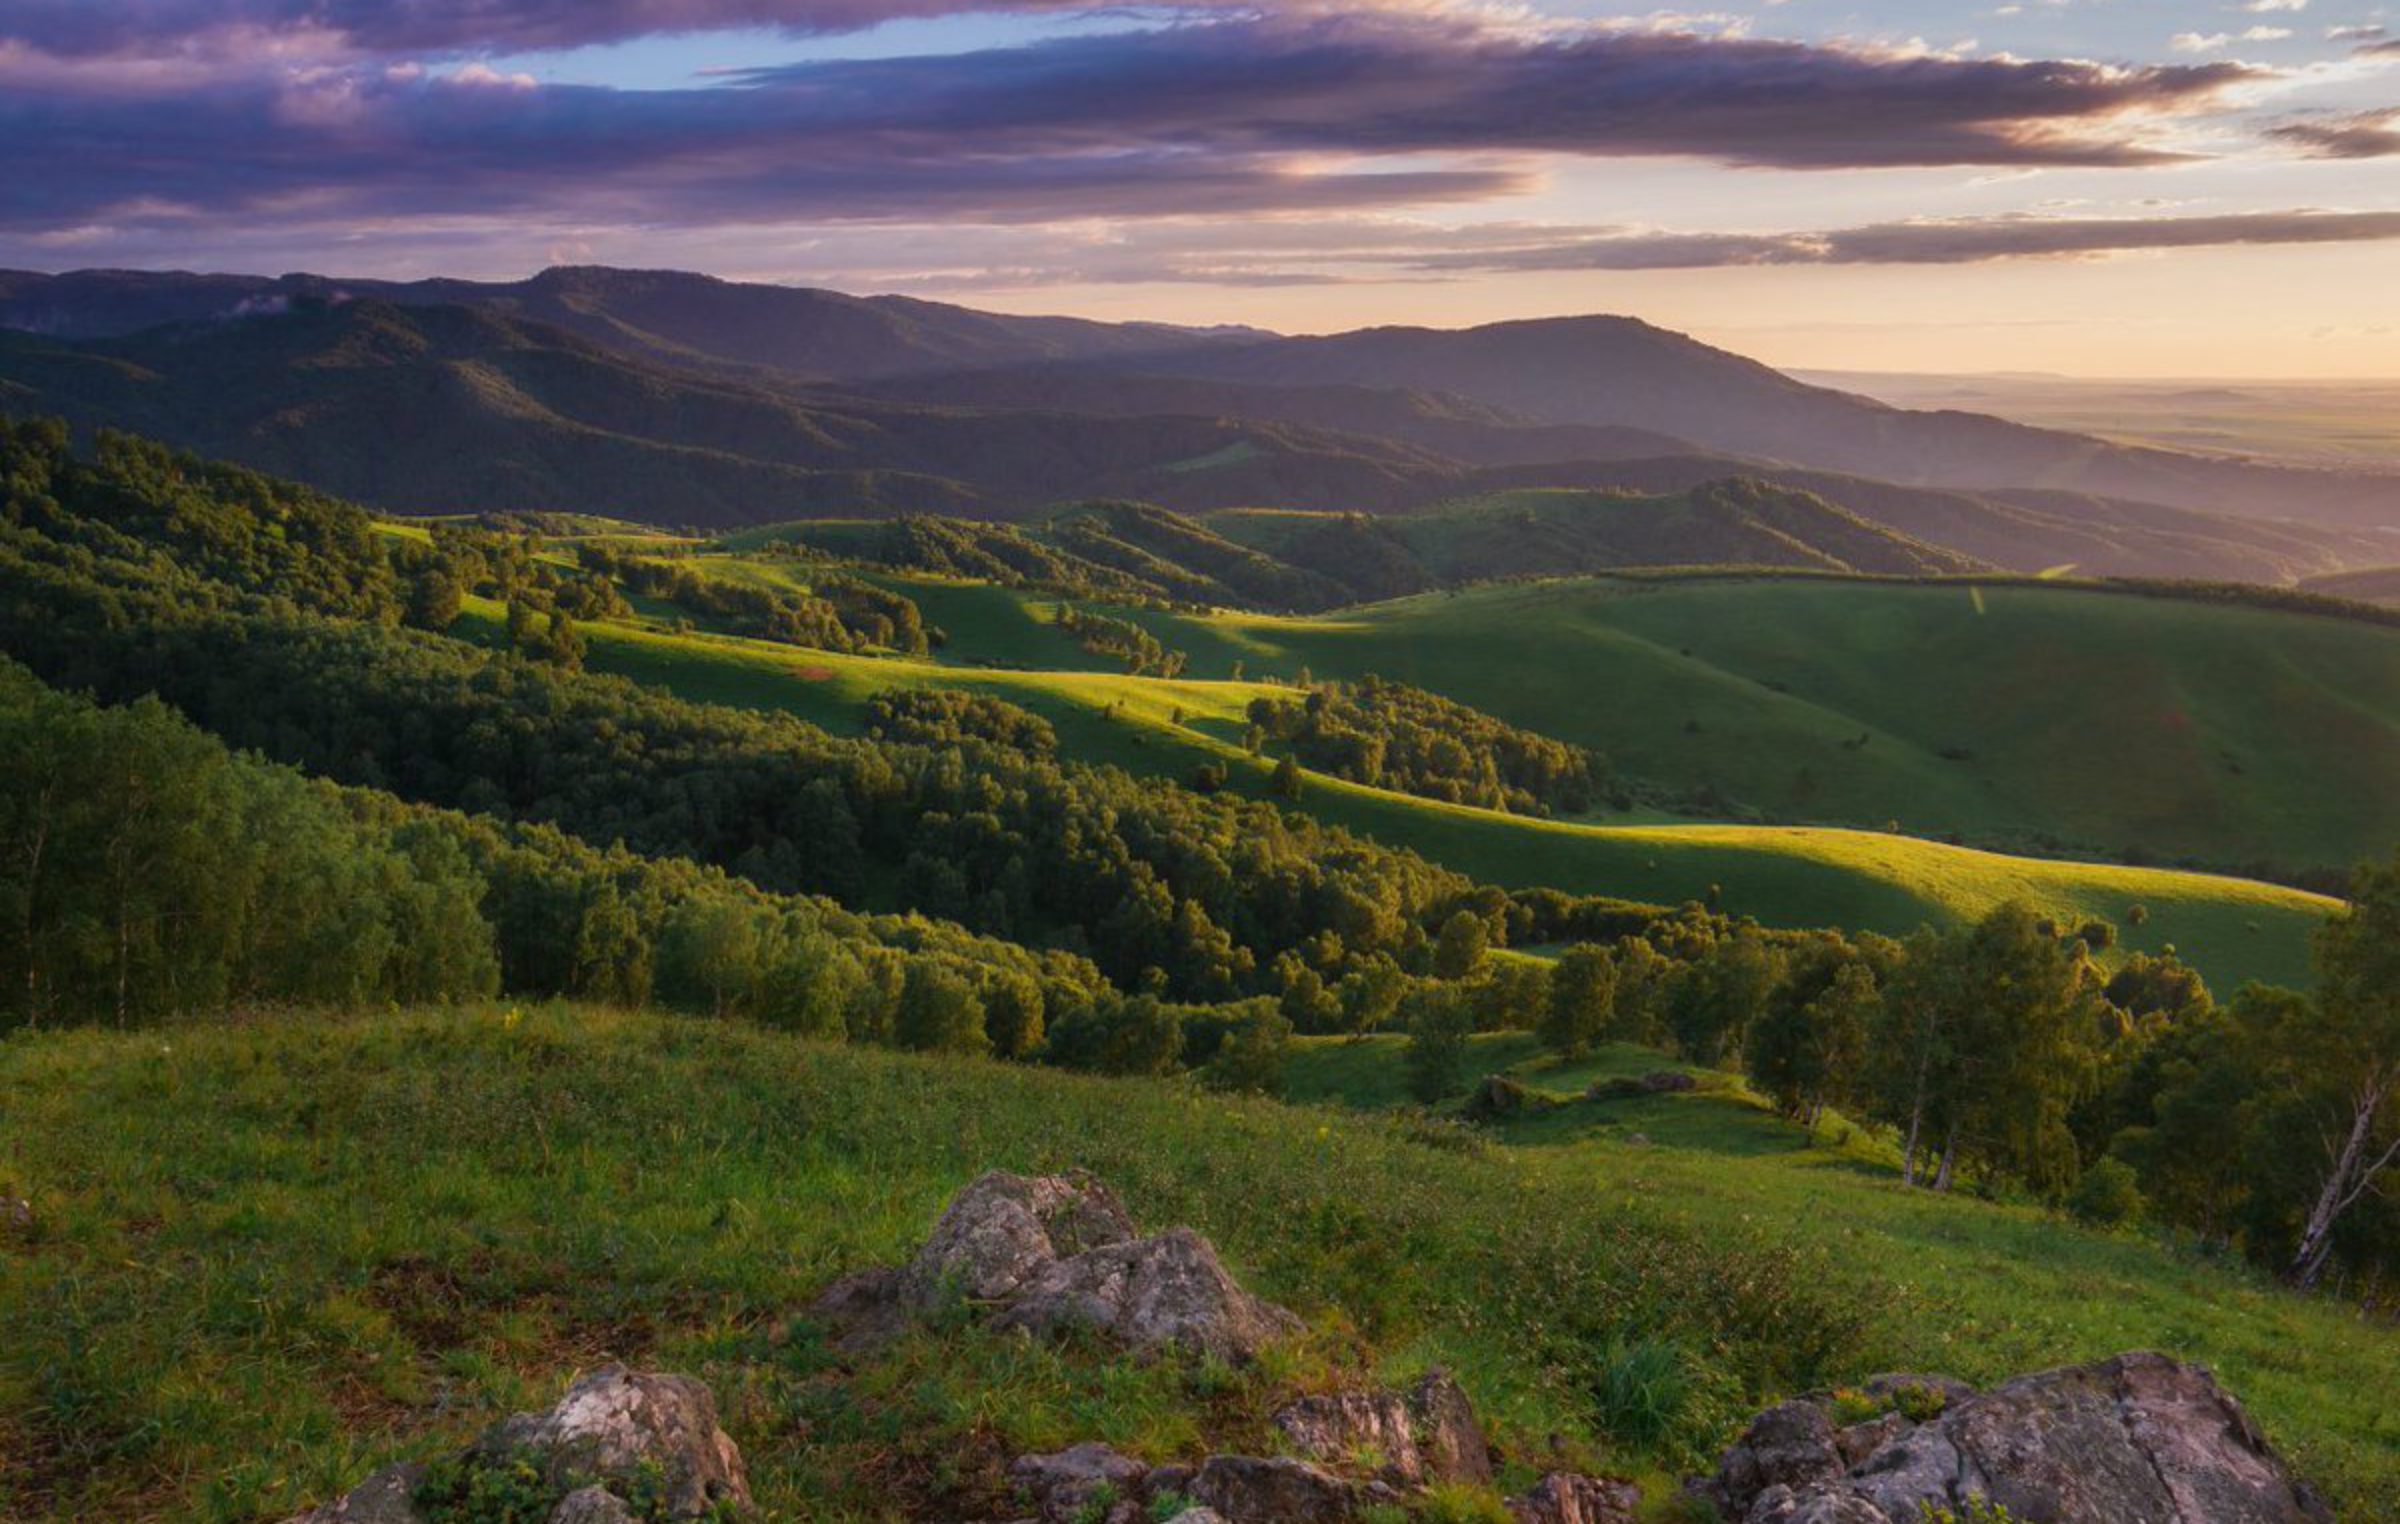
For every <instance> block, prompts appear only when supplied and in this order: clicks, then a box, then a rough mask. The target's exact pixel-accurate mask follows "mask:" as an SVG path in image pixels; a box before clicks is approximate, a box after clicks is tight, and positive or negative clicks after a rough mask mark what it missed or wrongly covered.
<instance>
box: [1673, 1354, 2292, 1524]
mask: <svg viewBox="0 0 2400 1524" xmlns="http://www.w3.org/2000/svg"><path fill="white" fill-rule="evenodd" d="M1879 1379H1884V1380H1888V1381H1892V1382H1897V1381H1898V1380H1901V1379H1905V1380H1908V1381H1911V1382H1915V1383H1918V1384H1924V1383H1925V1382H1926V1378H1922V1377H1910V1378H1879ZM1941 1389H1942V1390H1943V1391H1944V1392H1945V1394H1946V1395H1947V1397H1948V1401H1949V1405H1948V1406H1947V1407H1946V1408H1945V1409H1944V1410H1943V1412H1942V1413H1941V1414H1940V1416H1938V1417H1936V1418H1934V1419H1932V1420H1930V1421H1928V1422H1925V1423H1921V1424H1916V1425H1913V1426H1909V1427H1906V1428H1901V1427H1899V1426H1898V1425H1887V1426H1888V1427H1890V1428H1891V1429H1892V1430H1893V1432H1891V1433H1890V1434H1889V1435H1888V1436H1887V1437H1885V1438H1884V1439H1883V1440H1882V1442H1881V1443H1879V1444H1877V1445H1876V1446H1875V1447H1874V1448H1873V1450H1872V1451H1871V1452H1870V1453H1868V1454H1867V1455H1865V1456H1864V1457H1863V1458H1859V1457H1857V1456H1856V1455H1855V1451H1856V1449H1857V1448H1858V1445H1857V1443H1856V1442H1855V1441H1854V1442H1852V1443H1850V1444H1845V1445H1840V1446H1838V1447H1837V1459H1836V1466H1835V1469H1834V1471H1833V1472H1832V1473H1831V1474H1830V1475H1827V1474H1817V1475H1813V1476H1812V1475H1809V1474H1806V1473H1808V1472H1811V1471H1814V1470H1818V1459H1819V1458H1818V1457H1816V1456H1815V1452H1814V1445H1815V1440H1814V1436H1813V1433H1812V1430H1811V1427H1810V1425H1809V1424H1808V1423H1807V1421H1806V1419H1805V1417H1804V1416H1803V1415H1802V1414H1800V1413H1798V1412H1795V1411H1794V1410H1795V1409H1801V1408H1809V1407H1812V1406H1813V1404H1806V1403H1785V1404H1783V1405H1782V1406H1781V1407H1778V1408H1771V1409H1769V1410H1768V1411H1767V1412H1766V1413H1762V1414H1760V1415H1759V1418H1758V1419H1757V1420H1756V1421H1755V1422H1753V1423H1752V1425H1751V1430H1750V1433H1748V1434H1746V1435H1744V1437H1743V1441H1742V1443H1741V1444H1740V1445H1737V1446H1736V1447H1735V1448H1734V1449H1733V1450H1732V1451H1729V1452H1728V1453H1727V1455H1726V1458H1725V1464H1724V1466H1722V1467H1721V1468H1720V1470H1719V1473H1718V1479H1717V1483H1716V1486H1715V1488H1714V1489H1713V1490H1714V1492H1715V1501H1716V1502H1717V1504H1718V1506H1719V1508H1720V1510H1721V1511H1723V1512H1724V1514H1725V1515H1726V1517H1728V1518H1731V1519H1739V1520H1743V1521H1744V1524H1878V1521H1879V1520H1881V1521H1913V1520H1915V1519H1917V1518H1919V1517H1920V1516H1922V1514H1923V1513H1924V1512H1925V1511H1926V1510H1927V1509H1941V1508H1956V1507H1958V1506H1959V1505H1961V1504H1963V1503H1965V1502H1966V1501H1968V1500H1969V1499H1971V1498H1978V1497H1980V1498H1987V1499H1989V1500H1990V1501H1992V1502H1995V1503H1997V1504H1999V1505H2001V1506H2002V1507H2004V1508H2006V1509H2007V1510H2008V1511H2009V1512H2010V1513H2012V1514H2014V1515H2017V1516H2019V1517H2022V1518H2027V1519H2039V1520H2042V1521H2043V1524H2332V1517H2333V1516H2332V1514H2331V1513H2330V1512H2329V1511H2328V1510H2327V1509H2326V1507H2325V1505H2324V1504H2323V1503H2322V1502H2321V1501H2320V1500H2319V1499H2318V1498H2317V1497H2316V1495H2315V1494H2314V1493H2313V1492H2311V1491H2310V1490H2309V1489H2308V1487H2307V1486H2306V1485H2305V1484H2303V1483H2301V1482H2299V1481H2298V1480H2296V1479H2295V1478H2293V1477H2292V1475H2291V1474H2290V1472H2289V1471H2287V1470H2286V1469H2285V1467H2284V1466H2283V1463H2282V1462H2281V1461H2280V1460H2278V1459H2277V1458H2276V1456H2275V1454H2274V1452H2273V1450H2272V1449H2271V1448H2270V1447H2269V1446H2268V1444H2267V1442H2266V1440H2265V1438H2264V1437H2263V1436H2262V1435H2261V1434H2260V1433H2259V1432H2258V1429H2257V1427H2256V1426H2255V1425H2254V1424H2252V1423H2251V1421H2250V1419H2249V1416H2248V1415H2247V1414H2246V1413H2244V1412H2243V1411H2242V1407H2241V1404H2240V1403H2238V1402H2236V1401H2235V1400H2234V1399H2233V1397H2232V1396H2231V1395H2230V1394H2229V1393H2227V1392H2226V1391H2225V1390H2224V1389H2223V1388H2222V1387H2220V1386H2218V1385H2217V1383H2216V1381H2215V1379H2214V1378H2213V1377H2211V1376H2210V1375H2209V1374H2208V1372H2206V1371H2204V1370H2201V1369H2200V1368H2198V1367H2197V1366H2191V1365H2185V1364H2182V1363H2181V1362H2179V1361H2175V1360H2171V1359H2168V1358H2167V1357H2165V1356H2163V1355H2155V1354H2132V1355H2120V1356H2117V1357H2116V1358H2115V1359H2111V1360H2102V1361H2098V1362H2096V1363H2094V1364H2091V1365H2079V1366H2069V1367H2066V1368H2064V1369H2061V1370H2054V1371H2044V1372H2041V1373H2039V1374H2037V1375H2032V1376H2025V1377H2021V1378H2019V1379H2017V1380H2015V1381H2011V1382H2008V1383H2007V1384H2005V1385H2003V1386H2000V1387H1997V1388H1994V1389H1993V1390H1992V1391H1989V1392H1985V1393H1981V1394H1977V1393H1975V1392H1973V1391H1971V1390H1969V1389H1967V1388H1965V1387H1963V1386H1962V1385H1959V1384H1957V1383H1943V1384H1941ZM1870 1390H1874V1387H1873V1385H1872V1384H1871V1385H1870ZM1819 1417H1820V1421H1822V1414H1821V1413H1820V1415H1819ZM1879 1422H1882V1421H1879ZM1860 1427H1861V1428H1864V1427H1866V1426H1860ZM1859 1438H1864V1436H1859ZM1843 1439H1845V1440H1852V1439H1853V1436H1852V1435H1851V1434H1849V1433H1845V1435H1844V1436H1843ZM1845 1450H1846V1451H1849V1452H1852V1453H1851V1454H1850V1455H1848V1456H1847V1457H1844V1456H1842V1455H1841V1454H1840V1452H1841V1451H1845ZM1862 1509H1863V1510H1865V1511H1861V1510H1862Z"/></svg>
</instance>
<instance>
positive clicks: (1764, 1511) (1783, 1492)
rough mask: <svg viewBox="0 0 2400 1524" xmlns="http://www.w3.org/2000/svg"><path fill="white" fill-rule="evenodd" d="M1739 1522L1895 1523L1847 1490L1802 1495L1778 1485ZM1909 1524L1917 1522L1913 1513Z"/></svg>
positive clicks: (1763, 1494) (1801, 1523)
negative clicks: (1843, 1491)
mask: <svg viewBox="0 0 2400 1524" xmlns="http://www.w3.org/2000/svg"><path fill="white" fill-rule="evenodd" d="M1742 1524H1894V1521H1893V1519H1892V1516H1891V1515H1890V1514H1887V1513H1885V1512H1884V1511H1883V1510H1882V1509H1880V1508H1878V1507H1876V1506H1875V1505H1874V1504H1872V1503H1870V1502H1867V1501H1866V1500H1865V1499H1863V1498H1855V1497H1852V1496H1850V1495H1849V1494H1848V1493H1836V1492H1812V1493H1810V1494H1809V1495H1808V1496H1807V1497H1801V1496H1800V1495H1798V1494H1797V1493H1795V1492H1793V1491H1792V1489H1791V1488H1789V1487H1785V1486H1783V1485H1781V1484H1778V1485H1776V1486H1773V1487H1769V1488H1768V1489H1767V1490H1766V1491H1764V1492H1762V1493H1760V1494H1759V1495H1758V1501H1757V1502H1755V1503H1753V1504H1751V1505H1750V1516H1749V1517H1748V1518H1747V1519H1745V1520H1743V1521H1742ZM1908 1524H1916V1519H1915V1518H1914V1517H1913V1516H1912V1517H1911V1518H1910V1519H1909V1520H1908Z"/></svg>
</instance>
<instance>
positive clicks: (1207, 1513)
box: [1167, 1508, 1228, 1524]
mask: <svg viewBox="0 0 2400 1524" xmlns="http://www.w3.org/2000/svg"><path fill="white" fill-rule="evenodd" d="M1167 1524H1228V1521H1227V1520H1226V1518H1225V1516H1224V1515H1223V1514H1221V1513H1219V1512H1217V1511H1216V1510H1215V1509H1214V1508H1186V1509H1185V1510H1184V1511H1183V1512H1181V1513H1179V1514H1177V1515H1175V1517H1173V1518H1171V1519H1169V1520H1167Z"/></svg>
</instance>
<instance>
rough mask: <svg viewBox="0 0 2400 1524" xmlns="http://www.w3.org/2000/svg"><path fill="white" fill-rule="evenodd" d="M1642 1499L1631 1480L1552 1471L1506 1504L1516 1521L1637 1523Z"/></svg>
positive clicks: (1520, 1523) (1537, 1523)
mask: <svg viewBox="0 0 2400 1524" xmlns="http://www.w3.org/2000/svg"><path fill="white" fill-rule="evenodd" d="M1641 1503H1642V1490H1641V1489H1640V1488H1639V1487H1636V1486H1634V1485H1633V1483H1631V1482H1619V1481H1611V1480H1609V1479H1608V1478H1606V1477H1598V1476H1577V1475H1575V1474H1573V1473H1572V1472H1566V1471H1553V1472H1551V1473H1550V1474H1549V1475H1548V1476H1545V1477H1543V1478H1542V1479H1541V1480H1540V1481H1538V1482H1536V1483H1534V1484H1533V1486H1532V1487H1530V1488H1528V1489H1527V1490H1525V1491H1524V1492H1520V1493H1518V1494H1517V1495H1516V1496H1515V1497H1513V1498H1510V1499H1508V1504H1507V1506H1508V1512H1509V1515H1510V1517H1512V1518H1514V1519H1515V1520H1516V1521H1517V1524H1634V1520H1635V1518H1636V1516H1637V1514H1638V1512H1639V1510H1640V1508H1641Z"/></svg>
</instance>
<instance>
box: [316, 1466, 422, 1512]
mask: <svg viewBox="0 0 2400 1524" xmlns="http://www.w3.org/2000/svg"><path fill="white" fill-rule="evenodd" d="M424 1479H425V1468H424V1467H423V1466H420V1465H417V1464H416V1463H415V1462H413V1461H410V1462H405V1463H403V1464H401V1465H397V1466H387V1467H385V1468H384V1469H383V1470H381V1471H378V1472H376V1473H375V1474H374V1475H373V1476H370V1477H368V1478H367V1479H366V1480H365V1481H363V1482H361V1483H359V1484H358V1485H357V1486H355V1487H353V1488H351V1489H350V1490H349V1491H348V1492H347V1493H344V1494H343V1495H342V1496H340V1497H338V1498H335V1499H334V1500H333V1501H332V1502H330V1503H327V1504H325V1505H324V1506H322V1507H319V1508H313V1509H310V1510H309V1511H308V1512H307V1513H304V1514H299V1515H296V1516H295V1517H293V1518H291V1519H290V1520H287V1521H286V1524H425V1516H424V1515H423V1514H422V1513H420V1512H418V1511H417V1498H416V1494H417V1484H418V1483H420V1482H422V1481H423V1480H424Z"/></svg>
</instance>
